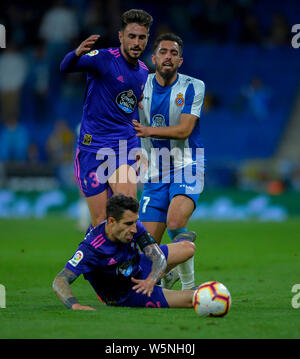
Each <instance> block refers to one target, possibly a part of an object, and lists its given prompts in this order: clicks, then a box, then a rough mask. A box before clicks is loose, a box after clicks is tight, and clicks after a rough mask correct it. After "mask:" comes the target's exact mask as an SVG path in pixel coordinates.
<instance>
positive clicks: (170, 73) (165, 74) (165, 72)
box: [156, 65, 178, 82]
mask: <svg viewBox="0 0 300 359" xmlns="http://www.w3.org/2000/svg"><path fill="white" fill-rule="evenodd" d="M177 69H178V67H176V66H174V65H173V67H172V68H171V69H167V70H164V69H163V65H161V66H157V68H156V70H157V72H158V73H159V75H160V76H161V77H162V78H163V79H164V80H166V81H167V82H169V81H170V80H171V79H172V77H173V76H174V74H175V73H176V71H177Z"/></svg>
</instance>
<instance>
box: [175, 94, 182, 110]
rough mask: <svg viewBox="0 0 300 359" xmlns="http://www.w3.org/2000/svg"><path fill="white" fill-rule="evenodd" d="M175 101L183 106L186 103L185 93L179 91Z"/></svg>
mask: <svg viewBox="0 0 300 359" xmlns="http://www.w3.org/2000/svg"><path fill="white" fill-rule="evenodd" d="M175 103H176V105H177V106H179V107H181V106H183V105H184V98H183V94H182V93H179V94H178V95H177V97H176V99H175Z"/></svg>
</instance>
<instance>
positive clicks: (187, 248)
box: [180, 241, 196, 259]
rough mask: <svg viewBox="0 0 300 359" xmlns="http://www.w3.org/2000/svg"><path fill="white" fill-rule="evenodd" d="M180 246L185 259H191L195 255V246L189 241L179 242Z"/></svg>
mask: <svg viewBox="0 0 300 359" xmlns="http://www.w3.org/2000/svg"><path fill="white" fill-rule="evenodd" d="M180 243H181V244H182V247H183V248H182V249H183V250H184V253H185V255H186V257H187V259H189V258H191V257H193V255H194V254H195V250H196V246H195V244H194V243H193V242H190V241H182V242H180Z"/></svg>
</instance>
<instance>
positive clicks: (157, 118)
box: [151, 113, 166, 127]
mask: <svg viewBox="0 0 300 359" xmlns="http://www.w3.org/2000/svg"><path fill="white" fill-rule="evenodd" d="M151 126H152V127H166V119H165V117H164V115H161V114H159V113H158V114H156V115H154V116H153V117H152V125H151Z"/></svg>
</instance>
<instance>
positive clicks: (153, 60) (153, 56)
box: [151, 54, 156, 65]
mask: <svg viewBox="0 0 300 359" xmlns="http://www.w3.org/2000/svg"><path fill="white" fill-rule="evenodd" d="M151 59H152V64H153V65H155V63H156V61H155V54H152V56H151Z"/></svg>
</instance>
